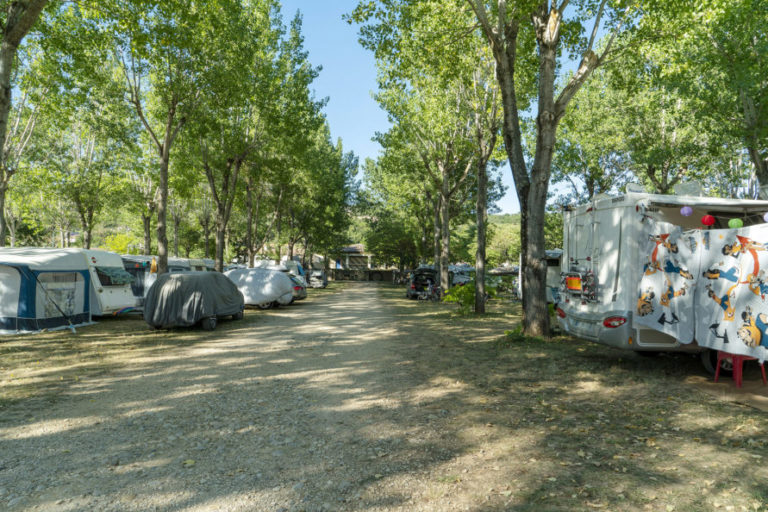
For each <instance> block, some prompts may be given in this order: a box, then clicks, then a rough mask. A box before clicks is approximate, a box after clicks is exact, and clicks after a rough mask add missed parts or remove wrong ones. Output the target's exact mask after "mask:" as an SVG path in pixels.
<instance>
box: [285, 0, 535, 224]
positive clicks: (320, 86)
mask: <svg viewBox="0 0 768 512" xmlns="http://www.w3.org/2000/svg"><path fill="white" fill-rule="evenodd" d="M281 3H282V5H283V10H282V12H283V18H284V22H285V23H286V24H288V23H289V22H290V20H291V19H293V16H294V15H295V14H296V11H297V10H300V11H301V13H302V15H303V18H304V25H303V33H304V46H305V48H306V50H307V51H308V52H309V60H310V62H312V64H313V65H315V66H322V67H323V70H322V71H321V72H320V76H319V77H318V78H317V80H315V83H314V89H315V93H316V96H317V97H318V98H326V97H327V98H328V104H327V105H326V107H325V112H326V115H327V117H328V122H329V124H330V127H331V134H332V136H333V138H334V139H336V138H337V137H341V139H342V142H343V145H344V150H345V151H353V152H354V153H355V154H356V155H357V156H358V157H360V162H361V163H362V162H363V161H364V160H365V159H366V158H376V156H377V155H378V153H379V150H380V149H381V148H380V146H379V145H378V144H377V143H375V142H373V141H372V140H371V138H372V137H373V136H374V135H375V133H376V132H377V131H378V132H385V131H387V129H388V128H389V122H388V121H387V115H386V113H385V112H384V111H383V110H381V109H380V108H379V106H378V104H377V103H376V101H374V99H373V97H372V92H373V91H374V90H375V89H376V64H375V60H374V58H373V54H372V53H371V52H369V51H367V50H364V49H363V48H362V47H361V46H360V44H359V43H358V42H357V30H358V27H357V26H356V25H349V24H347V23H346V22H345V21H343V20H342V19H341V17H342V15H344V14H347V13H349V12H351V11H352V10H353V9H354V8H355V6H356V5H357V3H358V0H324V1H318V0H283V1H282V2H281ZM504 183H505V185H507V187H508V190H507V194H506V197H504V198H503V199H502V200H501V201H500V202H499V203H498V206H499V208H500V209H501V210H502V212H504V213H514V212H518V211H520V207H519V205H518V202H517V197H516V195H515V192H514V187H513V185H512V179H511V176H510V172H509V169H508V168H507V169H505V170H504Z"/></svg>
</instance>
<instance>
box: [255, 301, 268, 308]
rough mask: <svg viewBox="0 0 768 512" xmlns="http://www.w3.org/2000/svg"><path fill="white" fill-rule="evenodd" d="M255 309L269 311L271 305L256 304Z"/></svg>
mask: <svg viewBox="0 0 768 512" xmlns="http://www.w3.org/2000/svg"><path fill="white" fill-rule="evenodd" d="M256 307H257V308H259V309H270V308H272V303H271V302H265V303H263V304H256Z"/></svg>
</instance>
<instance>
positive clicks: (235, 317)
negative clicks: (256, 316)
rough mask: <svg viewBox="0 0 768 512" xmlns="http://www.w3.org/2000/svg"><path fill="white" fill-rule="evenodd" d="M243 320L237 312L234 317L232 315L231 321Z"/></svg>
mask: <svg viewBox="0 0 768 512" xmlns="http://www.w3.org/2000/svg"><path fill="white" fill-rule="evenodd" d="M242 319H243V312H242V311H238V312H237V313H235V314H234V315H232V320H242Z"/></svg>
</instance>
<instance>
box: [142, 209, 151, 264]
mask: <svg viewBox="0 0 768 512" xmlns="http://www.w3.org/2000/svg"><path fill="white" fill-rule="evenodd" d="M141 222H142V223H143V224H144V254H145V255H147V256H149V255H150V254H152V212H149V213H147V214H146V215H144V214H143V213H142V214H141Z"/></svg>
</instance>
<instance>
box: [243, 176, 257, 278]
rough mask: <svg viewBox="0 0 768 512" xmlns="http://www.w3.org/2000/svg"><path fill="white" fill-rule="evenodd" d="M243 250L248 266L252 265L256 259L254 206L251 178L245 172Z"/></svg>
mask: <svg viewBox="0 0 768 512" xmlns="http://www.w3.org/2000/svg"><path fill="white" fill-rule="evenodd" d="M245 219H246V220H245V250H246V256H247V257H248V266H249V267H253V264H254V262H255V261H256V249H255V247H254V244H255V243H256V240H255V238H256V236H255V233H254V224H255V223H254V208H253V180H252V178H251V177H250V176H249V174H248V173H246V176H245Z"/></svg>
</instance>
